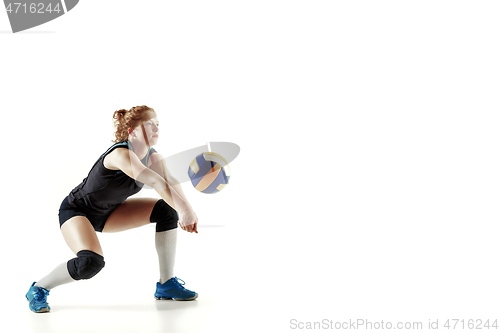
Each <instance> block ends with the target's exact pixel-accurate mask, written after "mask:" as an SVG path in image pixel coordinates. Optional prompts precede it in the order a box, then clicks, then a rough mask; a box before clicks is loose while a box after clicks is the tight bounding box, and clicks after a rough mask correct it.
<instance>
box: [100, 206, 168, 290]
mask: <svg viewBox="0 0 500 333" xmlns="http://www.w3.org/2000/svg"><path fill="white" fill-rule="evenodd" d="M158 200H159V199H154V198H132V199H128V200H126V201H125V202H124V203H123V204H122V205H120V206H118V207H117V208H116V209H115V210H114V211H113V213H111V215H110V216H109V217H108V220H107V221H106V224H105V225H104V229H103V232H119V231H124V230H128V229H132V228H137V227H140V226H143V225H148V224H150V223H151V220H150V218H151V213H152V211H153V208H154V206H155V205H156V203H157V202H158ZM155 247H156V252H157V254H158V261H159V266H160V283H164V282H165V281H167V280H169V279H170V278H172V277H174V273H173V272H174V264H175V253H176V247H177V228H175V229H170V230H166V231H160V232H156V233H155Z"/></svg>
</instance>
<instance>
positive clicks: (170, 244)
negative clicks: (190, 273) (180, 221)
mask: <svg viewBox="0 0 500 333" xmlns="http://www.w3.org/2000/svg"><path fill="white" fill-rule="evenodd" d="M155 246H156V252H157V253H158V261H159V264H160V283H161V284H163V283H165V282H166V281H168V280H169V279H171V278H173V277H174V264H175V249H176V247H177V228H175V229H170V230H167V231H160V232H156V233H155Z"/></svg>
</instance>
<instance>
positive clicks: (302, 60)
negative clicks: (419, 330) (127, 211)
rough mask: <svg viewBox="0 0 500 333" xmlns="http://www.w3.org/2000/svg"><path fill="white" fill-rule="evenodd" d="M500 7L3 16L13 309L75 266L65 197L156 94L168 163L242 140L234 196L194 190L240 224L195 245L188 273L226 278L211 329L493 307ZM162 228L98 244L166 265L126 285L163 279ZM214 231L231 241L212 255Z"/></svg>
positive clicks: (188, 252)
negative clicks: (55, 271)
mask: <svg viewBox="0 0 500 333" xmlns="http://www.w3.org/2000/svg"><path fill="white" fill-rule="evenodd" d="M499 10H500V5H499V4H498V3H497V2H495V1H481V2H473V1H419V2H408V1H355V2H354V1H275V0H267V1H252V2H235V1H189V2H162V1H152V0H143V1H140V2H138V1H117V0H114V1H112V0H108V1H105V2H103V1H96V0H86V1H81V2H80V3H79V4H78V6H77V7H76V8H75V9H74V10H72V11H71V12H70V13H68V14H67V15H65V16H63V17H61V18H59V19H56V20H54V21H52V22H49V23H47V24H45V25H43V26H40V27H37V28H34V29H31V30H28V31H26V32H22V33H18V34H9V33H7V32H8V30H9V29H10V27H9V25H8V20H7V15H6V14H0V30H2V31H3V33H2V34H0V48H1V50H2V52H1V54H0V60H1V64H2V69H1V72H0V101H1V107H2V111H3V112H2V115H3V117H2V119H3V126H2V138H3V140H2V142H3V147H2V148H3V156H4V157H3V158H2V174H3V189H4V199H3V200H2V213H3V216H2V220H3V232H2V233H1V237H2V242H1V248H0V250H1V253H2V262H3V263H4V269H5V270H6V272H7V273H3V274H2V275H1V285H2V287H4V288H7V289H8V290H6V295H5V294H4V297H5V298H4V301H3V303H4V304H3V306H8V305H9V302H11V300H12V301H13V300H14V299H16V298H18V297H20V298H23V295H24V293H25V292H26V290H27V288H28V287H29V284H31V282H32V281H34V280H35V279H37V278H40V277H41V276H43V275H44V274H46V273H48V271H49V270H50V269H52V268H53V267H55V266H56V265H57V264H59V263H60V262H62V261H63V260H67V259H69V258H71V256H72V254H71V252H70V250H69V249H68V248H67V247H66V245H65V243H64V240H63V239H62V237H61V235H60V233H59V231H58V229H59V226H58V221H57V209H58V207H59V205H60V202H61V201H62V199H63V198H64V196H65V195H67V194H68V192H69V191H70V190H71V189H72V188H73V187H75V186H76V185H78V184H79V182H81V181H82V179H83V178H84V177H85V176H86V175H87V173H88V171H89V169H90V167H91V166H92V165H93V163H94V162H95V160H96V159H97V158H98V157H99V156H100V154H102V153H103V152H104V151H105V150H106V149H107V148H108V147H109V146H110V145H111V139H112V138H113V137H112V134H113V128H112V119H111V116H112V114H113V112H114V111H115V110H118V109H121V108H130V107H132V106H135V105H142V104H146V105H148V106H151V107H153V108H154V109H155V110H157V112H158V116H159V120H160V122H161V131H162V132H161V138H160V143H159V145H158V147H157V148H158V150H159V151H160V152H161V153H162V154H163V155H164V156H169V155H171V154H175V153H177V152H180V151H183V150H186V149H189V148H193V147H196V146H199V145H203V144H205V143H206V142H208V141H229V142H234V143H236V144H238V145H239V146H240V147H241V152H240V155H239V157H238V158H237V159H236V160H235V161H234V162H233V163H232V164H231V170H232V178H231V184H230V185H228V187H227V188H226V189H224V191H222V192H221V193H219V194H216V195H214V196H206V195H202V194H200V193H197V192H196V191H195V190H194V189H193V188H192V187H191V185H190V184H189V183H187V184H185V185H184V187H183V188H184V190H185V192H186V195H187V196H188V199H189V200H190V202H191V204H192V205H193V206H194V207H195V211H196V212H197V214H198V216H199V218H200V225H203V224H204V223H205V224H207V225H222V226H224V227H220V228H211V229H210V228H205V229H203V228H200V234H199V235H188V234H186V233H182V236H181V238H180V243H181V245H180V246H181V247H182V251H179V253H180V254H179V255H178V262H179V263H182V264H179V265H181V267H182V268H184V269H185V270H186V271H189V273H190V275H191V280H190V281H193V280H194V281H197V280H198V281H200V282H199V283H202V280H203V279H210V281H212V280H213V281H215V280H217V281H219V282H218V283H216V282H214V285H215V286H216V287H217V289H216V290H212V291H211V292H213V293H214V294H215V295H217V297H218V299H217V304H216V305H214V309H213V313H212V315H211V320H210V321H209V322H207V325H206V327H204V330H205V331H206V332H216V331H217V332H229V331H235V330H236V331H239V332H255V331H257V330H261V331H272V332H287V331H290V330H291V328H290V320H291V319H294V318H295V319H297V320H298V321H303V322H307V321H321V320H323V319H325V318H326V319H332V320H349V319H357V318H364V319H371V320H373V321H380V320H384V321H407V320H408V321H417V320H420V321H423V322H425V323H426V322H427V320H428V319H437V318H440V319H447V318H464V319H469V318H470V319H488V318H490V319H491V318H493V317H494V316H498V302H497V300H498V297H499V296H500V289H499V287H498V281H499V279H500V271H499V269H498V255H497V254H498V253H499V250H500V245H499V242H498V235H499V234H498V231H499V229H498V223H499V215H500V214H499V211H498V201H499V199H500V194H499V193H500V192H499V190H498V189H499V188H500V187H499V185H500V178H499V173H498V170H499V167H500V158H499V157H498V148H499V144H500V140H499V139H500V134H499V131H498V128H499V126H498V125H499V120H500V113H499V107H500V102H499V99H498V91H499V88H500V83H499V79H498V78H499V74H500V65H499V61H498V59H500V46H499V44H498V42H497V41H498V37H499V36H498V35H499V31H500V22H499V21H498V11H499ZM142 195H155V192H153V191H151V190H149V193H142ZM152 230H153V229H151V228H144V230H136V231H128V232H126V233H123V236H122V235H120V234H116V235H99V237H100V239H101V242H102V245H103V250H104V252H105V253H109V254H110V256H111V258H116V259H115V260H116V261H118V260H119V257H120V253H119V252H120V251H121V252H123V253H125V254H126V255H127V256H135V257H134V258H135V259H136V260H135V261H137V262H140V259H138V258H142V257H141V254H140V253H138V250H137V249H138V248H140V249H143V251H144V257H147V256H148V255H149V256H150V257H148V258H149V259H144V262H143V263H141V265H142V266H140V267H141V268H140V269H134V266H133V264H132V263H129V262H128V261H126V260H124V261H123V264H124V265H127V264H129V265H131V266H130V269H129V270H128V272H129V273H128V274H129V275H128V276H127V279H126V280H123V279H122V280H120V279H119V278H118V277H117V276H118V275H120V274H121V275H123V272H124V271H123V270H121V271H120V270H119V269H118V268H117V269H116V271H112V272H114V273H112V272H108V273H107V274H108V276H109V279H112V280H113V283H117V284H118V285H119V286H129V285H130V284H132V283H133V284H136V283H138V284H142V283H149V282H148V281H150V280H151V279H153V280H154V279H156V276H154V277H152V276H145V274H144V272H143V270H147V269H149V270H150V273H151V274H152V275H154V274H156V266H154V265H156V261H155V260H156V258H155V257H154V255H155V253H154V245H153V238H152V233H151V232H152ZM203 232H205V235H207V236H204V235H202V234H203ZM146 234H148V235H149V236H148V235H146ZM136 235H137V236H136ZM208 235H214V237H215V235H217V236H216V237H217V239H219V240H220V239H221V237H220V236H221V235H224V238H223V239H224V240H223V241H222V242H221V241H218V242H217V244H214V248H213V249H204V248H199V247H197V245H196V237H208ZM148 237H149V238H148ZM132 242H134V245H133V246H130V247H128V246H127V244H129V243H132ZM117 248H118V249H119V250H120V251H118V250H116V249H117ZM113 249H115V250H113ZM107 258H108V257H107ZM197 258H198V259H197ZM208 258H210V260H212V261H213V262H214V266H215V267H217V268H218V269H219V271H217V272H214V271H210V272H207V271H206V270H205V269H206V267H207V264H206V263H203V262H201V261H206V260H207V259H208ZM107 260H110V259H107ZM188 260H189V261H191V262H194V263H195V264H197V265H199V266H200V267H202V268H203V269H200V270H201V271H197V270H196V269H195V268H193V267H190V266H189V265H187V264H185V263H186V261H188ZM107 262H108V261H107ZM111 262H112V261H111ZM149 263H150V264H151V265H150V266H147V265H146V264H148V265H149ZM107 265H108V264H107ZM116 266H117V265H116V264H115V267H116ZM146 267H150V268H146ZM109 274H111V275H109ZM112 274H116V275H115V276H112ZM97 278H98V277H96V279H97ZM101 279H102V281H104V280H103V279H105V278H101ZM186 279H187V278H186ZM130 281H133V282H130ZM88 283H91V281H89V282H88ZM92 286H93V287H92V288H99V287H98V285H97V284H95V285H92ZM101 288H106V287H101ZM214 288H215V287H214ZM103 290H104V289H103ZM200 297H201V296H200ZM23 306H25V307H26V308H27V306H26V305H23ZM4 313H5V312H4ZM499 319H500V318H499Z"/></svg>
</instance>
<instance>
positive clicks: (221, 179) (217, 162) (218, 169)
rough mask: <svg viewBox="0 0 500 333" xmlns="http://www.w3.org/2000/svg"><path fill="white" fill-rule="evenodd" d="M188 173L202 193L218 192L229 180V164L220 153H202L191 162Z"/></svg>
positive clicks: (195, 186)
mask: <svg viewBox="0 0 500 333" xmlns="http://www.w3.org/2000/svg"><path fill="white" fill-rule="evenodd" d="M188 175H189V178H190V179H191V183H192V184H193V186H194V188H195V189H197V190H198V191H200V192H202V193H217V192H219V191H221V190H222V189H223V188H224V187H225V186H226V185H227V184H228V182H229V176H230V171H229V165H228V164H227V161H226V160H225V159H224V157H222V156H221V155H219V154H216V153H212V152H208V153H202V154H200V155H198V156H196V158H195V159H194V160H193V161H192V162H191V164H190V165H189V168H188Z"/></svg>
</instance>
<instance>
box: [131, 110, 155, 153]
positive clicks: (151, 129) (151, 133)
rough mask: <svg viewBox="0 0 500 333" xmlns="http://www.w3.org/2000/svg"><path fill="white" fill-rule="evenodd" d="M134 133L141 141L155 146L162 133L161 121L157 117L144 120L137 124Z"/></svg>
mask: <svg viewBox="0 0 500 333" xmlns="http://www.w3.org/2000/svg"><path fill="white" fill-rule="evenodd" d="M133 133H134V134H135V136H136V138H137V139H138V140H140V141H141V142H144V143H145V144H148V143H149V146H154V145H156V144H157V143H158V138H159V135H160V122H159V121H158V119H157V118H156V117H155V118H151V119H149V120H147V121H145V122H143V123H142V125H139V126H137V127H136V128H135V129H134V131H133ZM144 135H145V136H144ZM145 138H147V141H146V140H145Z"/></svg>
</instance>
